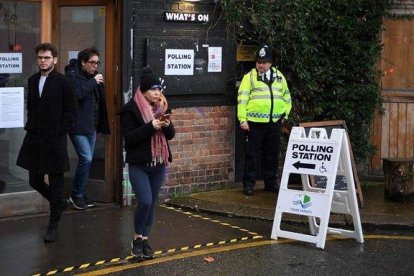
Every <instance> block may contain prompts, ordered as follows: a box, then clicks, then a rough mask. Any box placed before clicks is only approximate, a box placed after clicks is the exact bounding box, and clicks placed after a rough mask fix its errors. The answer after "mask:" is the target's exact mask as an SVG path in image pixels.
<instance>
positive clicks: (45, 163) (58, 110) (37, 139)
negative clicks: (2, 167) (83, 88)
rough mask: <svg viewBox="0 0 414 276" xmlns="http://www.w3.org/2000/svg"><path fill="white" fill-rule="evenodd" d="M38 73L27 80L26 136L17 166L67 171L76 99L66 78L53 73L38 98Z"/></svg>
mask: <svg viewBox="0 0 414 276" xmlns="http://www.w3.org/2000/svg"><path fill="white" fill-rule="evenodd" d="M39 80H40V72H39V73H37V74H34V75H32V76H30V77H29V80H28V95H27V122H26V125H25V130H26V131H27V133H26V136H25V138H24V140H23V144H22V147H21V149H20V152H19V156H18V158H17V165H18V166H20V167H22V168H24V169H27V170H30V171H37V172H38V173H39V174H49V173H50V174H53V173H63V172H65V171H68V170H69V169H70V168H69V156H68V150H67V132H68V130H69V128H70V127H71V126H72V125H73V123H74V122H75V120H76V114H77V100H76V94H75V91H74V87H73V84H72V82H71V80H70V79H69V78H67V77H66V76H64V75H62V74H60V73H59V72H57V71H55V70H53V71H52V72H50V74H49V76H48V77H47V78H46V82H45V84H44V87H43V92H42V96H41V97H40V96H39Z"/></svg>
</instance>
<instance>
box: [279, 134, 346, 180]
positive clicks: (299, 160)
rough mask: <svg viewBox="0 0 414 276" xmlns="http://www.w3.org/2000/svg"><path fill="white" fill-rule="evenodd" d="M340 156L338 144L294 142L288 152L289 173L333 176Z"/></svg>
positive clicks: (286, 162)
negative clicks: (335, 164)
mask: <svg viewBox="0 0 414 276" xmlns="http://www.w3.org/2000/svg"><path fill="white" fill-rule="evenodd" d="M338 154H339V151H338V144H337V143H331V142H329V141H327V142H321V140H319V141H317V142H312V141H292V143H291V144H289V148H288V149H287V152H286V160H285V164H288V169H289V172H292V173H297V174H310V175H325V176H327V175H331V174H332V172H333V171H334V161H335V160H336V156H337V155H338Z"/></svg>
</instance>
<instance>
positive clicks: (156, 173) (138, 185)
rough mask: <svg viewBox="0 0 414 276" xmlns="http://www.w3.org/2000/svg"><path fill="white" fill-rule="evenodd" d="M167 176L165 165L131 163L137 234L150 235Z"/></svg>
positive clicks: (130, 172) (130, 175) (130, 173)
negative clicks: (149, 165)
mask: <svg viewBox="0 0 414 276" xmlns="http://www.w3.org/2000/svg"><path fill="white" fill-rule="evenodd" d="M164 177H165V166H164V165H157V166H153V167H148V166H145V165H136V164H129V180H130V182H131V186H132V189H133V190H134V193H135V198H136V200H137V207H136V208H135V213H134V228H135V233H136V234H137V235H143V236H144V237H148V235H149V233H150V231H151V227H152V222H153V220H154V210H155V204H156V203H157V198H158V193H159V191H160V188H161V185H162V182H163V181H164Z"/></svg>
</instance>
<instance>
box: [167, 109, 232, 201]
mask: <svg viewBox="0 0 414 276" xmlns="http://www.w3.org/2000/svg"><path fill="white" fill-rule="evenodd" d="M234 116H235V108H234V107H231V106H215V107H188V108H178V109H174V110H173V114H172V121H173V123H174V126H175V129H176V136H175V138H174V139H173V140H171V141H170V147H171V151H172V155H173V162H172V164H171V165H170V166H169V167H168V168H167V177H166V181H165V183H164V186H163V188H162V191H161V193H162V194H163V195H167V194H174V193H178V194H180V193H188V192H191V191H196V190H197V191H198V190H210V189H216V188H223V187H227V186H230V185H232V184H233V183H234Z"/></svg>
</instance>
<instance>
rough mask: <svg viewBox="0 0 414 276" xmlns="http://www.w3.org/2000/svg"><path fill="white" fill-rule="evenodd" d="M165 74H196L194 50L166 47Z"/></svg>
mask: <svg viewBox="0 0 414 276" xmlns="http://www.w3.org/2000/svg"><path fill="white" fill-rule="evenodd" d="M164 75H166V76H167V75H170V76H171V75H175V76H192V75H194V50H183V49H165V72H164Z"/></svg>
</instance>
